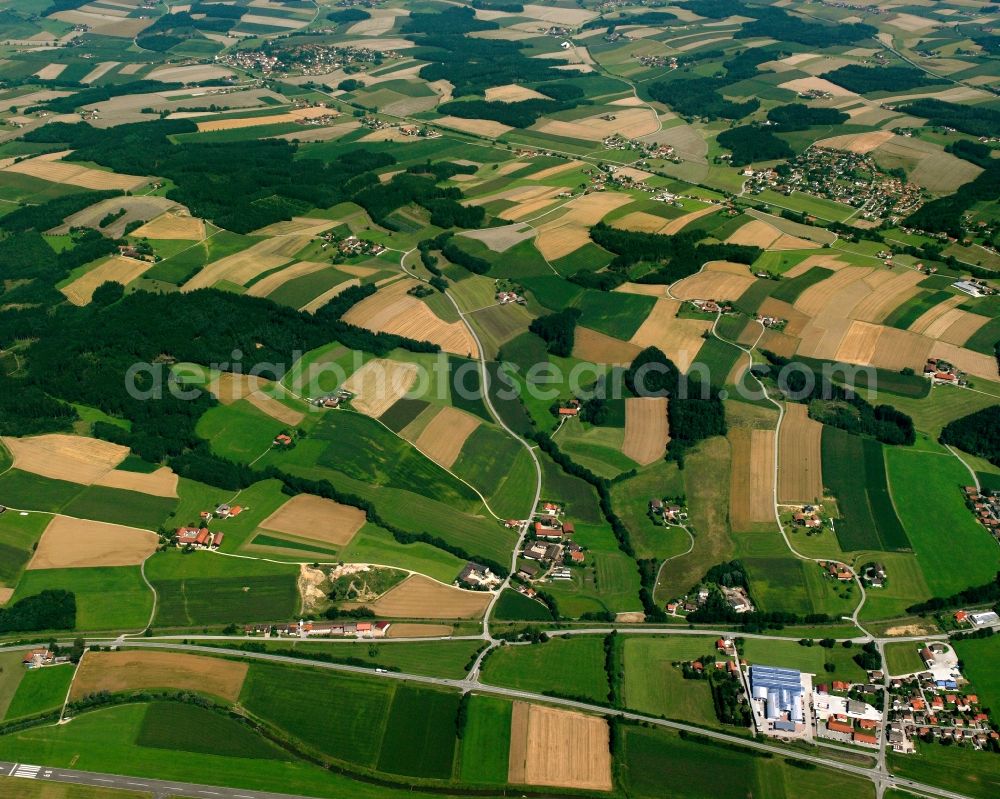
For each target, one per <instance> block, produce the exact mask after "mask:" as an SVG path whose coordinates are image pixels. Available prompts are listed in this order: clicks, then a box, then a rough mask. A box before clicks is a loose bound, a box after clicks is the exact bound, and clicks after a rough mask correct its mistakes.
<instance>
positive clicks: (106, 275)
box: [59, 255, 153, 305]
mask: <svg viewBox="0 0 1000 799" xmlns="http://www.w3.org/2000/svg"><path fill="white" fill-rule="evenodd" d="M152 266H153V263H152V262H151V261H140V260H139V259H137V258H122V257H121V256H120V255H113V256H111V257H110V258H108V260H106V261H104V262H103V263H100V264H98V265H97V266H95V267H94V268H93V269H91V270H90V271H89V272H87V273H86V274H83V275H80V277H78V278H77V279H76V280H74V281H73V282H72V283H69V284H67V285H65V286H63V287H62V288H61V289H59V290H60V291H61V292H62V293H63V295H64V296H65V297H66V299H67V300H69V301H70V302H71V303H73V304H74V305H86V304H87V303H89V302H90V300H91V299H92V298H93V296H94V292H95V291H96V290H97V287H98V286H100V285H101V284H102V283H108V282H114V283H120V284H121V285H123V286H127V285H128V284H129V283H131V282H132V281H133V280H135V279H137V278H139V277H142V275H144V274H145V273H146V271H147V270H149V269H150V268H152Z"/></svg>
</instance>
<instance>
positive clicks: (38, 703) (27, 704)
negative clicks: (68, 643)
mask: <svg viewBox="0 0 1000 799" xmlns="http://www.w3.org/2000/svg"><path fill="white" fill-rule="evenodd" d="M21 668H23V667H21ZM75 671H76V667H75V666H73V665H71V664H69V663H67V664H66V665H60V666H46V667H44V668H40V669H31V670H29V671H28V672H27V673H26V674H25V675H24V677H23V678H22V679H21V683H20V685H18V687H17V693H16V694H14V698H13V699H12V700H11V703H10V705H9V706H8V708H7V714H6V715H5V716H4V719H5V720H7V721H9V720H11V719H19V718H25V717H27V716H37V715H38V714H39V713H45V712H46V711H49V710H56V709H58V708H61V707H62V705H63V702H65V701H66V692H67V691H69V684H70V682H71V681H72V679H73V673H74V672H75Z"/></svg>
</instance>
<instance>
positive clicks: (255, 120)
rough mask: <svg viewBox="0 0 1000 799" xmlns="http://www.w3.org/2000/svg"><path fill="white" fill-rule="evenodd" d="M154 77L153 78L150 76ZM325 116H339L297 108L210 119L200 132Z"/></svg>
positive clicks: (199, 124) (329, 112)
mask: <svg viewBox="0 0 1000 799" xmlns="http://www.w3.org/2000/svg"><path fill="white" fill-rule="evenodd" d="M150 77H152V76H150ZM324 116H338V113H337V112H336V111H334V110H333V109H332V108H326V107H322V108H296V109H294V110H292V111H289V112H287V113H284V114H272V115H271V116H262V117H233V118H228V119H210V120H206V121H205V122H199V123H198V130H199V132H204V131H212V130H236V129H238V128H255V127H258V126H260V125H277V124H279V123H282V122H301V121H302V120H303V119H317V118H319V117H324Z"/></svg>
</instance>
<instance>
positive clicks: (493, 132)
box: [434, 116, 513, 139]
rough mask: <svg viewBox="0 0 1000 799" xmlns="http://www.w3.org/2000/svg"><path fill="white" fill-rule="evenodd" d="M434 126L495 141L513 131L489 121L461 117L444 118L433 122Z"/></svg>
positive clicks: (508, 127) (507, 126) (498, 123)
mask: <svg viewBox="0 0 1000 799" xmlns="http://www.w3.org/2000/svg"><path fill="white" fill-rule="evenodd" d="M434 124H435V125H440V126H441V127H443V128H452V129H454V130H460V131H462V132H463V133H472V134H473V135H476V136H485V137H487V138H489V139H495V138H497V137H498V136H503V134H505V133H506V132H507V131H509V130H513V128H511V127H510V126H509V125H503V124H501V123H500V122H494V121H493V120H490V119H462V118H461V117H453V116H445V117H440V118H438V119H435V120H434Z"/></svg>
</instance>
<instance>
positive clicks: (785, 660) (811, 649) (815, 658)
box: [743, 638, 866, 683]
mask: <svg viewBox="0 0 1000 799" xmlns="http://www.w3.org/2000/svg"><path fill="white" fill-rule="evenodd" d="M855 654H857V649H856V648H851V649H845V648H844V647H842V646H841V645H840V644H837V645H836V646H834V647H833V648H832V649H827V648H826V647H823V646H819V645H818V644H817V645H815V646H802V645H801V644H800V643H799V642H798V641H763V640H757V639H749V638H748V639H747V640H746V642H745V643H744V645H743V656H744V658H746V661H747V663H749V664H750V665H751V666H753V665H754V664H755V663H756V664H758V665H761V666H781V667H782V668H786V669H798V670H799V671H805V672H809V673H810V674H814V675H816V676H815V678H814V680H813V682H815V683H820V682H826V681H827V680H845V681H849V682H863V681H864V680H865V677H866V674H865V672H864V670H863V669H862V668H861V667H860V666H859V665H858V664H857V663H855V662H854V660H853V657H854V655H855ZM827 663H829V664H831V665H832V666H833V667H834V668H833V671H827V670H826V668H825V665H826V664H827Z"/></svg>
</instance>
